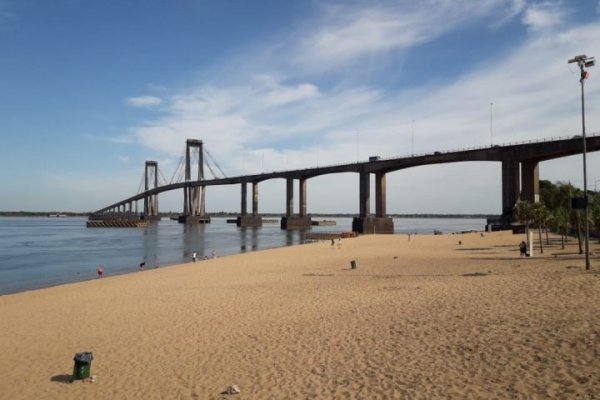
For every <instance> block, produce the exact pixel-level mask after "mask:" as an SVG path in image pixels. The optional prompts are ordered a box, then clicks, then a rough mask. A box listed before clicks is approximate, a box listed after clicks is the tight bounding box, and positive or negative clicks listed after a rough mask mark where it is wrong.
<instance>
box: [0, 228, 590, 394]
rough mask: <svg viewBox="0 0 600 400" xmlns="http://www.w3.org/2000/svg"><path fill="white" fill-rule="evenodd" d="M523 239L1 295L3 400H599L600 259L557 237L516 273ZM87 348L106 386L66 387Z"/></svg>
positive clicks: (395, 242) (318, 249) (273, 258)
mask: <svg viewBox="0 0 600 400" xmlns="http://www.w3.org/2000/svg"><path fill="white" fill-rule="evenodd" d="M523 238H524V235H512V234H511V233H507V232H501V233H493V234H485V235H484V236H483V237H482V236H481V235H480V234H479V233H469V234H462V235H441V236H425V235H418V236H412V237H411V238H410V241H409V240H408V237H407V236H406V235H393V236H384V235H377V236H364V237H359V238H355V239H346V240H343V242H342V245H341V248H338V247H337V246H333V247H332V246H331V244H330V242H319V243H312V244H307V245H301V246H295V247H287V248H281V249H274V250H267V251H260V252H254V253H247V254H243V255H236V256H230V257H223V258H217V259H213V260H208V261H201V262H196V263H190V264H185V265H180V266H173V267H169V268H159V269H153V270H146V271H141V272H138V273H132V274H128V275H121V276H114V277H111V276H110V271H106V273H105V274H106V276H105V277H104V278H102V279H96V280H93V281H87V282H81V283H76V284H69V285H63V286H57V287H53V288H48V289H42V290H36V291H29V292H23V293H17V294H12V295H6V296H1V297H0V321H2V328H1V331H0V339H1V340H0V354H1V355H2V356H1V357H0V398H2V399H227V398H236V399H344V398H349V399H386V398H389V399H413V398H423V399H450V398H454V399H465V398H473V399H478V398H481V399H493V398H497V399H506V398H553V399H554V398H564V399H573V398H582V399H594V398H599V397H600V395H598V393H600V375H599V371H600V274H599V271H600V257H598V255H594V256H593V257H592V265H593V267H592V271H585V270H584V268H583V265H584V262H583V258H582V257H581V256H580V255H578V254H577V248H576V240H572V239H571V240H570V242H569V244H568V245H567V248H566V249H565V250H562V249H561V247H560V240H559V239H558V238H557V237H552V236H551V238H550V239H551V241H552V245H551V246H550V247H548V248H546V249H545V253H544V254H543V255H541V254H539V251H537V249H536V253H535V254H534V257H532V258H521V257H519V250H518V243H519V242H520V241H521V240H522V239H523ZM459 241H460V242H461V244H459ZM592 250H593V251H594V252H595V253H596V254H598V253H599V252H600V248H599V246H598V244H597V243H596V241H594V242H593V246H592ZM351 260H356V261H357V264H358V268H357V269H351V268H350V261H351ZM90 268H93V266H90ZM82 351H91V352H93V354H94V361H93V362H92V367H91V371H92V374H93V375H95V376H96V382H95V383H83V382H80V381H77V382H75V383H68V382H69V380H70V375H71V373H72V370H73V360H72V359H73V355H74V354H75V353H76V352H82ZM233 384H235V385H237V386H239V388H240V390H241V393H240V394H238V395H227V394H223V392H224V391H225V390H226V389H227V387H228V386H229V385H233Z"/></svg>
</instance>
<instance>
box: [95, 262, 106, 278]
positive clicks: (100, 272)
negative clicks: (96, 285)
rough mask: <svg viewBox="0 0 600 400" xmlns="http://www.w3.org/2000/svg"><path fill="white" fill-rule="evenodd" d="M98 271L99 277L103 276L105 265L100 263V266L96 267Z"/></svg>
mask: <svg viewBox="0 0 600 400" xmlns="http://www.w3.org/2000/svg"><path fill="white" fill-rule="evenodd" d="M96 273H97V274H98V278H102V275H104V267H103V266H102V265H98V268H96Z"/></svg>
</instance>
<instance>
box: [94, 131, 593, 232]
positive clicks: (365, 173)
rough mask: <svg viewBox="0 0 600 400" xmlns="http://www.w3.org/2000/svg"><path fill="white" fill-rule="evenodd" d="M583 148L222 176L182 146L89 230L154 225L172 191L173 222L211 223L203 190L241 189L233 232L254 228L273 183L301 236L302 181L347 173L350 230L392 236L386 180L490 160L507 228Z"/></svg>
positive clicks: (375, 160) (577, 140)
mask: <svg viewBox="0 0 600 400" xmlns="http://www.w3.org/2000/svg"><path fill="white" fill-rule="evenodd" d="M585 145H586V147H587V151H588V152H592V151H598V150H600V135H599V134H598V133H596V134H592V135H589V136H587V138H586V140H585ZM582 149H583V139H582V138H581V136H577V135H576V136H570V137H562V138H550V139H539V140H533V141H527V142H519V143H508V144H504V145H493V146H486V147H478V148H467V149H459V150H449V151H435V152H433V153H428V154H418V155H408V156H403V157H396V158H386V159H381V158H379V157H370V159H369V160H366V161H362V162H354V163H347V164H338V165H329V166H322V167H313V168H304V169H297V170H288V171H274V172H270V173H261V174H252V175H240V176H234V177H227V176H226V175H225V174H224V173H223V171H222V169H221V168H220V167H219V165H218V163H217V162H216V161H215V159H214V158H213V157H212V156H211V155H210V153H209V152H208V151H207V150H206V148H205V147H204V144H203V142H202V141H201V140H197V139H188V140H187V141H186V150H185V155H184V156H182V158H181V160H180V162H179V164H178V167H177V168H176V169H175V172H174V174H173V177H172V178H171V180H170V181H168V182H167V180H166V179H165V178H164V176H163V175H162V173H161V172H160V170H159V169H158V163H157V162H156V161H146V164H145V169H144V176H143V178H142V181H141V182H140V188H139V190H138V194H136V195H134V196H131V197H129V198H127V199H124V200H121V201H118V202H116V203H113V204H111V205H109V206H106V207H104V208H102V209H100V210H97V211H95V212H94V213H93V214H92V215H91V216H90V217H89V219H90V222H92V223H93V221H101V222H102V224H101V225H100V226H107V225H108V226H111V225H114V226H123V224H124V222H123V221H153V220H158V219H160V216H159V209H158V195H159V194H160V193H164V192H167V191H171V190H183V195H184V196H183V197H184V200H183V212H182V214H181V215H179V217H178V221H179V222H180V223H186V224H198V223H209V222H210V216H209V214H207V212H206V209H205V196H206V191H207V188H208V187H210V186H221V185H240V187H241V193H240V195H241V197H240V198H241V201H240V213H239V215H238V217H237V225H238V226H246V227H257V226H261V225H262V217H261V215H260V214H259V212H258V205H259V193H258V186H259V183H260V182H263V181H266V180H271V179H284V180H285V182H286V197H285V206H286V212H285V215H284V216H282V218H281V228H282V229H305V228H308V227H310V226H311V218H310V215H309V213H308V207H307V197H306V193H307V183H308V180H309V179H310V178H314V177H317V176H321V175H327V174H338V173H348V172H351V173H356V174H359V187H358V190H359V204H358V216H357V217H355V218H354V219H353V222H352V230H353V231H355V232H359V233H393V231H394V223H393V220H392V218H391V217H389V216H388V215H387V207H386V174H387V173H389V172H393V171H398V170H402V169H408V168H415V167H419V166H423V165H431V164H444V163H456V162H469V161H495V162H500V163H501V165H502V167H501V169H502V178H501V179H502V220H503V221H504V222H509V221H510V219H511V216H512V210H513V208H514V206H515V204H516V203H517V201H519V200H521V201H530V202H535V201H538V198H539V163H541V162H543V161H547V160H551V159H555V158H560V157H566V156H571V155H575V154H581V153H582ZM205 166H206V168H207V169H208V171H209V172H210V174H211V175H212V177H210V178H209V179H207V177H206V176H205V173H204V172H205V168H204V167H205ZM192 167H194V168H192ZM193 169H195V171H194V172H195V173H194V174H193V175H194V176H192V170H193ZM371 175H374V178H375V213H374V214H373V213H372V212H371V193H370V190H371ZM296 182H297V183H298V197H299V201H298V208H299V209H298V210H297V212H296V210H295V209H294V186H295V184H296ZM249 184H251V185H252V210H251V212H249V210H248V202H247V198H248V185H249ZM142 188H143V190H142ZM465 196H468V194H465ZM138 202H143V210H138ZM88 226H89V225H88ZM91 226H94V225H93V224H92V225H91Z"/></svg>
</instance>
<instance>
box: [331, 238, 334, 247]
mask: <svg viewBox="0 0 600 400" xmlns="http://www.w3.org/2000/svg"><path fill="white" fill-rule="evenodd" d="M333 246H335V240H334V239H333V238H331V247H333Z"/></svg>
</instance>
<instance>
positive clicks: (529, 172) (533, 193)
mask: <svg viewBox="0 0 600 400" xmlns="http://www.w3.org/2000/svg"><path fill="white" fill-rule="evenodd" d="M521 201H529V202H531V203H537V202H538V201H540V169H539V164H538V162H537V161H532V160H527V161H522V162H521Z"/></svg>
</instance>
